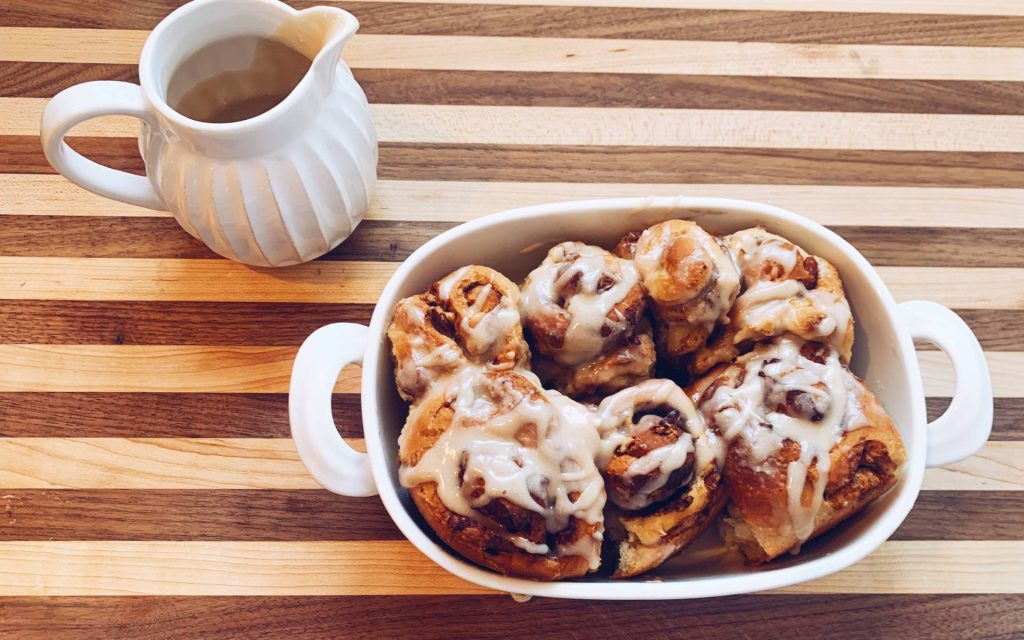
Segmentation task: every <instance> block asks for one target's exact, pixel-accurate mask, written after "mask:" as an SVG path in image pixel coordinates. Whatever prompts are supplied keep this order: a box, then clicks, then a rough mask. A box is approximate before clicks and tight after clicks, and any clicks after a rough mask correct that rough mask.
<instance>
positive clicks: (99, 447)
mask: <svg viewBox="0 0 1024 640" xmlns="http://www.w3.org/2000/svg"><path fill="white" fill-rule="evenodd" d="M351 442H353V443H355V444H359V448H363V447H362V445H361V444H360V443H358V442H357V441H355V440H353V441H351ZM0 459H3V460H4V461H5V463H4V468H3V469H0V487H4V488H8V489H60V488H71V489H92V488H98V489H262V488H272V489H315V488H317V487H319V485H318V484H317V483H316V481H315V480H313V478H312V477H311V476H310V475H309V472H307V471H306V468H305V467H304V466H303V465H302V462H301V461H300V460H299V456H298V453H297V452H296V451H295V446H294V445H293V444H292V442H291V440H288V439H284V438H278V439H265V438H231V439H225V438H3V439H0Z"/></svg>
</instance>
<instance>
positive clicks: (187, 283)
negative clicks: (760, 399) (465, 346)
mask: <svg viewBox="0 0 1024 640" xmlns="http://www.w3.org/2000/svg"><path fill="white" fill-rule="evenodd" d="M395 268H396V265H395V264H394V263H387V262H360V261H331V262H313V263H308V264H304V265H298V266H295V267H287V268H283V269H276V270H274V269H253V268H249V267H246V266H244V265H241V264H236V263H232V262H230V261H227V260H202V259H172V258H167V259H158V258H155V259H147V258H132V259H118V258H22V257H14V258H11V257H0V273H3V274H4V275H5V277H4V278H3V279H2V280H0V299H4V298H6V299H12V300H179V301H199V302H202V301H207V302H346V303H373V302H376V301H377V298H378V297H379V295H380V291H381V289H382V288H383V286H384V284H385V283H386V282H387V279H388V278H389V277H390V276H391V274H392V273H394V270H395ZM878 273H879V274H880V275H881V276H882V279H883V280H884V281H885V283H886V284H887V285H888V287H889V289H890V291H892V293H893V296H895V298H896V299H897V301H902V300H916V299H927V300H935V301H936V302H940V303H942V304H945V305H946V306H949V307H953V308H958V309H1024V268H971V269H967V268H953V267H879V268H878Z"/></svg>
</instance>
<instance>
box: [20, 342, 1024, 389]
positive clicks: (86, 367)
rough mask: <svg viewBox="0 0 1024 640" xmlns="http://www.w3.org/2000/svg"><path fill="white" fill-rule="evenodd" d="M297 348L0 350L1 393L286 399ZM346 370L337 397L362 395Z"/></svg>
mask: <svg viewBox="0 0 1024 640" xmlns="http://www.w3.org/2000/svg"><path fill="white" fill-rule="evenodd" d="M296 351H297V348H296V347H273V346H262V347H254V346H230V347H229V346H200V345H194V346H192V345H189V346H182V345H46V344H27V345H17V344H9V345H0V361H2V362H4V363H5V369H4V371H3V377H0V392H36V391H41V392H63V391H69V392H113V391H128V392H136V393H189V392H196V393H201V392H220V393H285V392H287V391H288V383H289V379H290V376H291V368H292V364H293V361H294V359H295V352H296ZM985 357H986V359H987V361H988V367H989V371H990V372H991V374H992V389H993V393H994V394H995V396H996V397H1000V398H1020V397H1024V384H1022V381H1021V376H1022V375H1024V353H1022V352H1019V351H992V352H988V353H986V354H985ZM917 358H918V361H919V362H920V364H921V375H922V378H923V380H924V389H925V394H926V395H927V396H930V397H940V396H941V397H945V396H952V394H953V391H954V389H955V377H954V374H953V368H952V366H951V365H950V364H949V360H948V358H947V357H946V355H945V354H944V353H942V352H940V351H919V352H918V353H917ZM359 375H360V374H359V369H358V368H357V367H354V366H350V367H346V368H345V369H343V370H342V374H341V376H340V377H339V379H338V384H337V385H336V386H335V392H336V393H357V392H358V391H359Z"/></svg>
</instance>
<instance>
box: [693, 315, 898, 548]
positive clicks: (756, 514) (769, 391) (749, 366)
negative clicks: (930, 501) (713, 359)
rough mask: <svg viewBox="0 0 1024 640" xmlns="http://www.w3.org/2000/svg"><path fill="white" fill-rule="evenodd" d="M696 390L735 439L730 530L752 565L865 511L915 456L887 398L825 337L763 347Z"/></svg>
mask: <svg viewBox="0 0 1024 640" xmlns="http://www.w3.org/2000/svg"><path fill="white" fill-rule="evenodd" d="M692 392H693V394H694V396H695V397H696V398H697V399H698V400H697V403H698V408H699V410H700V412H701V413H702V414H703V415H704V417H705V419H706V420H707V423H708V425H709V427H712V428H714V429H716V430H717V431H718V432H720V433H721V435H722V437H723V438H724V439H725V440H726V441H727V442H728V443H729V450H728V455H727V457H726V463H725V470H724V478H725V482H726V486H727V487H728V491H729V497H730V498H731V499H732V505H730V511H729V515H728V516H727V517H726V518H723V521H722V530H723V534H724V537H725V538H726V541H727V542H728V543H729V544H730V545H732V546H735V547H736V548H738V549H739V551H740V552H741V553H742V554H743V555H744V556H745V558H746V560H747V561H748V562H749V563H752V564H760V563H762V562H767V561H768V560H771V559H773V558H775V557H777V556H779V555H780V554H782V553H785V552H786V551H794V552H795V551H796V550H799V547H800V545H801V544H802V543H803V542H805V541H807V540H809V539H811V538H812V537H814V536H816V535H818V534H820V533H822V532H824V531H826V530H827V529H829V528H831V527H832V526H834V525H836V524H838V523H839V522H841V521H842V520H844V519H845V518H847V517H849V516H850V515H852V514H853V513H855V512H856V511H857V510H858V509H860V508H861V507H863V506H864V505H865V504H867V503H868V502H870V501H871V500H874V499H875V498H876V497H878V496H879V495H881V493H883V492H884V491H886V490H887V489H889V488H890V487H891V486H893V485H894V484H895V483H896V482H897V480H898V478H899V471H900V468H901V467H902V465H903V463H904V462H905V460H906V451H905V450H904V447H903V442H902V440H901V439H900V436H899V432H898V431H897V430H896V427H895V426H894V425H893V423H892V420H891V419H890V418H889V416H888V415H887V414H886V413H885V411H884V409H882V406H881V405H880V404H879V403H878V400H877V399H876V398H875V396H874V395H873V394H872V393H871V392H870V391H868V389H867V388H866V387H865V386H864V384H863V383H862V382H861V381H860V380H859V379H858V378H857V377H856V376H854V375H853V373H851V372H850V371H849V369H847V368H846V367H845V366H844V365H843V363H842V361H841V358H840V354H839V352H838V351H836V350H835V349H834V348H832V347H830V346H828V345H827V344H825V343H822V342H816V341H804V340H802V339H800V338H798V337H795V336H790V335H785V336H782V337H779V338H777V339H775V340H774V341H772V342H769V343H762V344H760V345H758V346H757V347H756V348H755V349H754V351H752V352H750V353H748V354H746V355H744V356H742V357H740V358H739V360H738V361H737V362H736V363H735V364H732V365H729V366H727V367H722V368H720V369H718V370H716V371H714V372H712V373H711V374H709V375H708V376H707V377H705V378H704V379H702V380H701V381H699V382H698V383H697V384H696V385H695V387H694V389H693V390H692Z"/></svg>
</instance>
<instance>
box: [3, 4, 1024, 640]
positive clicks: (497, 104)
mask: <svg viewBox="0 0 1024 640" xmlns="http://www.w3.org/2000/svg"><path fill="white" fill-rule="evenodd" d="M177 4H179V0H152V1H150V2H145V3H133V4H124V3H120V4H119V3H115V2H112V0H96V1H95V2H93V3H91V4H88V5H82V4H78V5H75V6H71V5H70V4H67V3H65V5H67V6H64V5H61V4H60V3H54V2H50V1H48V0H43V2H41V3H40V2H34V3H29V2H28V0H11V1H10V2H7V3H5V4H4V6H3V8H0V274H2V275H0V363H2V364H0V505H2V510H0V566H2V567H3V569H2V570H0V629H2V630H3V631H0V636H4V637H7V636H10V637H13V638H19V639H20V638H47V640H50V639H52V638H57V639H63V638H90V639H91V638H113V637H133V638H157V637H159V638H165V637H167V636H168V635H169V634H171V635H184V636H188V637H203V638H247V639H248V638H281V637H289V638H292V637H294V638H307V637H334V636H341V637H368V638H369V637H372V638H378V637H398V636H410V635H415V636H416V637H421V638H431V637H446V638H447V637H452V636H453V635H457V636H465V637H474V638H506V637H512V636H516V637H543V638H559V640H564V639H565V638H575V637H582V636H584V635H587V633H588V631H587V630H591V633H590V635H593V633H592V631H594V630H596V631H598V632H599V633H600V635H602V636H606V637H609V638H614V637H630V638H639V637H648V636H649V637H651V638H661V637H670V636H671V637H674V636H676V635H679V634H680V633H682V634H684V635H687V636H694V637H708V638H722V637H728V638H737V637H782V636H793V637H803V636H808V637H832V636H841V637H843V638H851V639H854V640H860V639H870V640H876V639H877V638H888V637H900V638H906V639H907V640H924V639H926V638H927V639H928V640H931V639H932V638H950V639H952V638H966V637H985V638H998V639H1000V640H1016V639H1017V638H1018V637H1020V636H1021V635H1022V634H1024V599H1022V598H1024V582H1022V581H1021V575H1024V546H1022V545H1024V542H1022V537H1021V534H1020V532H1021V530H1022V526H1024V520H1022V517H1024V516H1022V515H1021V514H1022V513H1024V502H1022V501H1024V464H1022V460H1024V449H1022V446H1024V427H1022V425H1024V392H1022V389H1024V379H1022V376H1024V253H1022V252H1021V251H1020V250H1019V247H1020V246H1024V242H1022V241H1024V235H1022V234H1024V216H1022V215H1021V212H1022V211H1024V6H1022V5H1021V3H1020V2H1019V1H1018V0H978V1H977V2H970V3H968V2H963V1H962V0H904V1H902V2H899V3H894V2H890V1H888V0H886V1H884V2H883V1H881V0H848V1H843V2H839V1H838V0H715V1H714V2H712V1H711V0H449V1H447V2H439V1H438V0H405V1H402V2H395V1H394V0H357V1H356V2H350V3H343V4H341V5H339V6H343V7H344V8H347V9H349V10H351V11H353V12H354V13H355V15H356V16H357V17H358V18H359V19H360V21H361V23H362V29H361V32H360V34H359V35H358V36H356V37H355V38H354V39H353V40H352V41H350V42H349V43H348V45H347V46H346V49H345V52H344V57H345V59H346V61H347V62H349V63H350V64H351V65H352V67H353V68H354V72H355V75H356V78H357V80H358V81H359V82H360V83H361V84H362V86H363V87H364V89H365V90H366V93H367V96H368V98H369V100H370V102H371V103H372V104H373V105H374V106H373V109H374V113H375V118H376V122H377V127H378V131H379V132H380V134H381V139H382V141H383V142H382V144H381V146H380V165H379V174H380V177H381V178H382V181H381V183H380V185H379V188H378V193H377V194H376V196H375V198H374V200H373V202H372V203H371V206H370V210H369V211H368V212H367V216H366V222H365V223H364V224H363V225H362V226H361V227H360V229H359V230H358V231H357V233H356V234H355V235H354V236H353V237H352V238H351V239H350V240H349V241H347V242H346V243H345V244H343V245H342V246H341V247H339V248H338V249H336V250H335V251H333V252H332V253H331V254H330V255H328V256H327V257H326V258H325V259H324V260H320V261H317V262H316V263H313V264H311V265H306V266H303V267H299V268H296V269H291V270H283V271H267V270H250V269H247V268H244V267H239V266H237V265H233V264H230V263H228V262H226V261H224V260H222V259H219V258H216V257H214V256H212V255H211V254H210V253H209V252H208V251H207V250H206V249H205V248H203V247H202V246H201V245H200V244H199V243H198V242H195V241H193V240H192V239H190V238H189V237H188V236H187V235H186V234H184V233H182V232H181V231H180V230H179V229H177V227H176V225H175V223H174V222H173V220H172V219H171V218H170V217H169V215H168V213H167V212H157V211H149V210H143V209H140V208H137V207H132V206H129V205H124V204H120V203H116V202H113V201H110V200H105V199H103V198H100V197H99V196H95V195H92V194H90V193H87V192H85V191H83V190H81V189H78V188H77V187H74V186H73V185H71V184H70V183H68V182H67V181H65V180H64V179H63V178H61V177H60V176H57V175H54V172H53V170H52V168H51V167H50V166H49V164H48V163H47V162H46V160H45V158H44V157H43V155H42V152H41V149H40V146H39V141H38V122H39V112H40V109H41V107H42V104H43V103H44V101H45V99H47V98H49V97H50V96H52V95H54V94H55V93H56V92H58V91H60V90H62V89H64V88H66V87H68V86H71V85H73V84H76V83H79V82H86V81H90V80H101V79H114V80H124V81H129V82H137V80H138V78H137V72H136V67H135V65H136V64H137V61H138V54H139V50H140V48H141V45H142V42H143V40H144V39H145V37H146V36H147V31H146V29H149V28H152V27H153V26H154V25H155V24H156V22H157V21H158V20H159V19H160V18H161V17H162V16H163V15H164V14H166V13H167V12H168V11H169V10H170V9H172V8H173V7H174V6H176V5H177ZM295 4H296V5H297V6H299V7H303V6H310V5H313V4H319V2H318V1H317V0H297V2H295ZM333 4H337V3H333ZM136 127H137V123H135V122H132V121H130V120H120V121H104V120H99V121H95V122H92V123H90V124H89V125H87V126H84V127H80V128H79V129H78V130H77V131H78V132H84V133H86V134H90V135H91V137H89V136H86V137H75V138H73V139H72V144H73V145H74V146H75V148H76V149H79V150H81V151H82V152H84V153H85V154H86V155H87V156H89V157H90V158H94V159H96V160H98V161H100V162H102V163H104V164H108V165H110V166H113V167H116V168H121V169H124V170H128V171H131V172H134V173H141V172H142V171H143V166H142V163H141V159H140V158H139V157H138V152H137V143H136V142H135V140H134V139H133V135H134V133H135V131H136ZM678 194H688V195H705V196H722V197H737V198H746V199H751V200H755V201H763V202H769V203H772V204H776V205H779V206H782V207H783V208H787V209H790V210H793V211H796V212H798V213H802V214H804V215H807V216H809V217H811V218H812V219H814V220H816V221H818V222H820V223H822V224H826V225H828V226H830V227H832V228H833V229H835V230H836V231H838V232H839V233H840V234H841V235H843V236H844V237H846V238H847V239H849V240H850V241H851V242H853V243H854V244H855V245H856V246H858V247H859V248H860V249H861V250H862V251H863V252H864V254H865V255H866V256H867V257H868V258H869V259H870V260H871V261H872V262H873V263H874V264H875V265H876V266H878V267H879V271H880V272H881V275H882V277H883V279H884V280H885V281H886V283H887V284H888V285H889V286H890V287H891V288H892V289H893V291H894V293H895V294H896V296H897V297H898V298H899V299H901V300H902V299H909V298H933V299H937V300H939V301H941V302H943V303H945V304H947V305H951V306H952V307H953V308H955V309H957V311H958V313H960V314H961V315H962V316H963V317H964V318H965V320H966V321H967V322H968V324H969V325H970V326H971V328H972V329H973V330H974V331H975V332H976V333H977V334H978V336H979V338H980V340H981V342H982V345H983V347H984V349H985V350H986V357H987V358H988V363H989V368H990V371H991V373H992V375H993V381H994V383H995V387H996V388H995V390H996V394H997V396H998V397H997V398H996V401H995V424H994V429H993V435H992V438H991V439H990V442H989V443H988V444H987V445H986V446H985V448H984V449H983V450H982V451H981V452H980V453H979V455H977V456H974V457H972V458H969V459H967V460H964V461H961V462H959V463H957V464H954V465H951V466H949V467H946V468H942V469H930V470H928V471H927V472H926V474H925V480H924V489H925V490H924V491H923V492H922V493H921V495H920V496H919V498H918V500H917V502H916V505H915V508H914V509H913V510H912V511H911V513H910V514H909V516H908V518H907V519H906V520H905V522H904V523H903V525H902V526H901V527H900V528H899V529H898V530H897V531H896V532H895V534H894V536H893V540H892V541H890V542H888V543H886V544H885V545H883V546H882V548H881V549H879V550H878V551H877V552H876V553H875V554H874V555H873V556H871V557H869V558H868V559H866V560H865V561H863V562H861V563H859V564H858V565H855V566H854V567H852V568H850V569H848V570H846V571H843V572H841V573H839V574H837V575H835V576H832V577H829V578H826V579H825V580H821V581H817V582H814V583H810V584H807V585H802V586H800V587H794V588H792V589H790V590H788V591H787V592H786V593H774V594H771V595H758V596H746V597H733V598H724V599H713V600H705V601H702V602H700V603H694V606H696V608H694V606H678V605H677V604H671V603H657V602H651V603H643V602H631V603H602V602H582V601H556V600H539V601H537V600H535V601H534V602H532V603H530V604H527V605H519V604H516V603H513V602H512V601H511V599H509V598H507V597H504V596H500V595H498V594H494V593H490V592H483V591H481V590H478V589H476V588H474V587H471V586H470V585H467V584H465V583H463V582H461V581H459V580H458V579H455V578H453V577H452V576H449V575H448V574H446V573H444V571H443V570H441V569H440V568H438V567H436V566H435V565H434V564H432V563H431V562H430V561H429V560H427V559H426V558H425V557H423V556H422V555H420V554H419V553H418V552H416V551H415V550H414V549H413V548H412V547H411V545H409V543H407V542H405V541H404V540H403V539H402V537H401V534H400V533H399V532H398V530H397V529H396V527H395V525H394V524H393V523H392V522H391V520H390V518H389V517H388V516H387V514H386V513H385V511H384V509H383V506H382V505H381V503H380V502H379V500H375V499H349V498H342V497H339V496H335V495H332V494H329V493H327V492H326V491H324V490H322V489H320V488H318V487H317V485H316V484H315V483H314V482H313V481H312V479H311V478H310V477H309V476H308V474H307V472H306V471H305V470H304V469H303V467H302V465H301V463H300V462H299V460H298V458H297V454H296V452H295V450H294V446H293V444H292V442H291V441H290V440H289V436H290V433H289V426H288V417H287V395H286V391H287V384H288V378H289V372H290V367H291V362H292V358H293V357H294V352H295V348H296V346H297V345H298V344H299V342H301V340H302V339H303V337H304V336H305V335H306V334H308V333H309V332H310V331H311V330H313V329H314V328H315V327H317V326H320V325H322V324H326V323H329V322H333V321H347V322H366V321H367V320H368V318H369V315H370V313H371V311H372V308H373V305H374V303H375V302H376V299H377V297H378V296H379V294H380V290H381V287H382V285H383V283H384V282H385V281H386V280H387V278H388V276H389V275H390V273H391V272H392V271H393V269H394V268H395V264H396V263H397V262H398V261H400V260H402V259H404V258H405V257H406V256H407V255H408V254H409V253H410V252H411V251H412V250H414V249H415V248H416V247H417V246H419V245H421V244H422V243H423V242H424V241H425V240H426V239H427V238H429V237H432V236H434V235H436V234H437V233H439V232H441V231H443V230H444V229H447V228H449V227H450V226H452V225H453V224H456V223H458V222H461V221H464V220H470V219H473V218H476V217H479V216H481V215H484V214H486V213H490V212H493V211H499V210H503V209H508V208H513V207H517V206H526V205H530V204H539V203H543V202H551V201H560V200H573V199H585V198H602V197H615V196H641V197H642V196H649V195H678ZM919 348H923V349H929V348H930V349H934V348H933V347H926V346H924V345H922V346H921V347H919ZM919 358H920V360H921V362H922V365H923V371H924V377H925V387H926V390H927V393H928V394H929V396H930V397H928V398H927V407H928V414H929V417H930V418H935V417H936V416H937V415H939V414H940V413H941V412H942V411H943V410H944V408H945V406H946V405H948V403H949V395H950V394H952V392H953V386H954V385H953V382H954V380H953V376H952V372H951V368H950V366H949V364H948V362H946V359H945V356H944V355H943V354H941V353H940V352H937V351H935V350H928V351H921V352H920V353H919ZM358 375H359V372H358V370H354V369H353V370H348V371H346V372H345V374H344V375H343V376H342V378H341V380H340V381H339V385H338V386H337V389H336V391H341V392H342V393H336V394H335V396H334V398H333V411H334V416H335V420H336V422H337V423H338V425H339V430H340V431H341V433H343V434H344V435H345V436H346V437H349V438H352V439H353V441H354V443H355V444H357V446H360V447H361V446H364V443H363V441H362V440H360V439H359V438H360V436H361V435H362V426H361V416H360V406H359V405H360V398H359V395H358V391H359V379H358ZM812 546H813V545H812ZM142 594H145V595H142ZM140 595H141V597H140ZM242 595H244V596H246V597H238V596H242ZM221 596H224V597H221ZM580 620H585V625H582V626H581V625H580Z"/></svg>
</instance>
